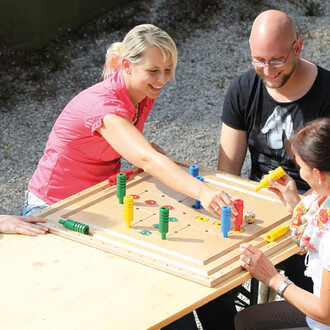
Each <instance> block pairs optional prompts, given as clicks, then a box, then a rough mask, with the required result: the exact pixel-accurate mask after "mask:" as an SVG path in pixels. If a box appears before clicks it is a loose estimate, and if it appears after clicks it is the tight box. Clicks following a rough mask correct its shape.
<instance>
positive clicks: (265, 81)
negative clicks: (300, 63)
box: [257, 63, 296, 89]
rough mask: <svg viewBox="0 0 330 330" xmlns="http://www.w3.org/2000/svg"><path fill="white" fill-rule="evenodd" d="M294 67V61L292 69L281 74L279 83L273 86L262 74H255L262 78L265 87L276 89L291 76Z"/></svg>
mask: <svg viewBox="0 0 330 330" xmlns="http://www.w3.org/2000/svg"><path fill="white" fill-rule="evenodd" d="M295 68H296V63H294V66H293V68H292V70H291V71H290V72H289V73H287V74H285V75H283V77H282V80H281V81H280V83H279V85H276V86H273V85H272V84H271V83H269V82H268V81H267V79H266V78H265V77H264V76H262V75H260V74H259V73H257V74H258V76H259V77H260V79H261V80H262V82H263V83H264V84H265V86H266V87H268V88H274V89H276V88H281V87H283V86H284V85H285V84H286V83H287V82H288V80H289V79H290V77H291V76H292V74H293V72H294V70H295Z"/></svg>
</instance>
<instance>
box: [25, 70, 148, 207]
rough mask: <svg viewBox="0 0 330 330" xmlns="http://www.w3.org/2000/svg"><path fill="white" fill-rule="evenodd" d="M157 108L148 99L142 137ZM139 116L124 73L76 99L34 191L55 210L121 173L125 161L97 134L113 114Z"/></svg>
mask: <svg viewBox="0 0 330 330" xmlns="http://www.w3.org/2000/svg"><path fill="white" fill-rule="evenodd" d="M153 105H154V100H153V99H150V98H148V97H146V98H145V99H144V100H143V101H142V102H141V103H140V105H139V113H138V118H137V122H136V123H135V126H136V127H137V128H138V129H139V130H140V131H141V132H142V131H143V127H144V123H145V121H146V119H147V117H148V115H149V113H150V111H151V110H152V108H153ZM135 113H136V109H135V106H134V105H133V103H132V102H131V100H130V98H129V95H128V90H127V88H126V85H125V81H124V78H123V75H122V70H121V69H119V70H117V72H116V73H115V74H114V75H113V76H111V77H110V78H108V79H106V80H104V81H103V82H101V83H98V84H96V85H94V86H92V87H90V88H88V89H86V90H84V91H83V92H81V93H80V94H78V95H77V96H75V97H74V98H73V99H72V100H71V101H70V103H69V104H68V105H67V106H66V107H65V108H64V110H63V111H62V113H61V114H60V116H59V117H58V118H57V120H56V122H55V124H54V126H53V129H52V131H51V133H50V135H49V138H48V142H47V144H46V149H45V151H44V155H43V156H42V158H41V159H40V161H39V164H38V168H37V169H36V171H35V172H34V174H33V176H32V178H31V180H30V182H29V186H28V189H29V191H31V192H32V193H33V194H35V195H36V196H37V197H39V198H40V199H42V200H43V201H45V202H47V203H50V204H52V203H55V202H58V201H60V200H62V199H64V198H66V197H68V196H71V195H73V194H75V193H77V192H79V191H82V190H84V189H86V188H89V187H91V186H93V185H95V184H97V183H99V182H101V181H103V180H106V179H108V178H109V176H111V175H113V174H116V173H118V172H119V171H120V166H121V162H120V159H121V155H120V154H118V153H117V152H116V150H114V149H113V148H112V147H111V146H110V145H109V143H108V142H107V141H106V140H105V139H104V138H103V137H102V135H100V134H99V133H98V132H97V131H96V130H97V129H98V128H99V127H101V126H102V122H103V118H104V117H105V116H106V115H108V114H116V115H119V116H122V117H125V118H128V119H129V120H131V121H133V118H134V115H135Z"/></svg>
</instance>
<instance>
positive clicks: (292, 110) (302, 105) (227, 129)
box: [218, 10, 330, 193]
mask: <svg viewBox="0 0 330 330" xmlns="http://www.w3.org/2000/svg"><path fill="white" fill-rule="evenodd" d="M302 46H303V41H302V40H301V39H299V38H297V35H296V31H295V27H294V24H293V22H292V20H291V19H290V17H289V16H288V15H287V14H285V13H283V12H281V11H277V10H268V11H265V12H263V13H261V14H260V15H259V16H258V17H257V18H256V19H255V21H254V23H253V26H252V30H251V35H250V50H251V57H252V65H253V69H252V70H250V71H248V72H245V73H243V74H242V75H241V76H239V77H238V78H237V79H236V80H235V81H234V82H233V83H232V85H231V86H230V87H229V89H228V91H227V94H226V97H225V101H224V105H223V112H222V117H221V118H222V123H223V124H222V130H221V138H220V149H219V159H218V169H219V170H220V171H224V172H228V173H231V174H235V175H240V174H241V169H242V166H243V163H244V160H245V156H246V152H247V148H249V151H250V154H251V170H250V178H251V179H252V180H255V181H259V180H260V179H261V178H262V176H263V175H265V174H267V173H268V172H269V171H270V170H274V169H275V168H276V167H278V166H282V167H283V169H284V170H285V171H286V172H287V173H288V174H289V175H290V176H291V177H293V178H294V179H295V181H296V183H297V187H298V189H299V191H300V193H303V192H305V191H306V190H308V189H309V187H308V185H307V184H306V183H305V182H304V181H303V180H302V179H301V178H300V176H299V172H298V170H297V168H296V166H295V165H294V164H293V162H292V161H291V160H290V159H289V157H288V155H287V154H286V151H285V142H286V140H287V139H289V138H290V136H291V134H292V133H293V131H295V130H296V129H297V128H298V127H300V126H302V125H303V124H304V123H305V122H307V121H310V120H312V119H315V118H318V117H330V93H329V86H330V72H329V71H327V70H325V69H323V68H321V67H319V66H317V65H316V64H314V63H312V62H309V61H307V60H304V59H302V58H300V57H299V56H300V53H301V49H302Z"/></svg>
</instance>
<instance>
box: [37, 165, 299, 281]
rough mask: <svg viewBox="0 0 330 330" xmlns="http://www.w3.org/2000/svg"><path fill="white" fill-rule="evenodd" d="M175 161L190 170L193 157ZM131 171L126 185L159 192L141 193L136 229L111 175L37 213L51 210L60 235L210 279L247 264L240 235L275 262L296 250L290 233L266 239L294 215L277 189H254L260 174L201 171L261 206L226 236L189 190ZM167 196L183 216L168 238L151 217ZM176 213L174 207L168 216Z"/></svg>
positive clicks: (194, 277)
mask: <svg viewBox="0 0 330 330" xmlns="http://www.w3.org/2000/svg"><path fill="white" fill-rule="evenodd" d="M175 161H176V163H177V164H178V165H180V166H181V167H182V168H184V169H185V170H187V171H188V168H189V166H190V164H189V163H187V162H184V161H181V160H177V159H175ZM133 172H134V173H133V175H132V176H131V177H130V179H129V180H128V182H127V193H128V194H133V193H134V194H136V193H137V192H138V193H139V195H140V196H145V197H146V198H148V199H152V196H155V200H157V205H151V206H150V205H147V206H146V204H144V203H143V202H141V201H138V203H135V206H134V212H135V217H138V219H136V220H134V221H133V223H132V228H130V229H127V228H125V226H126V225H125V222H124V221H123V220H122V219H123V206H122V205H119V204H118V200H117V197H116V187H115V186H109V183H108V181H104V182H101V183H100V184H97V185H95V186H93V187H91V188H89V189H86V190H84V191H82V192H80V193H78V194H76V195H73V196H71V197H69V198H67V199H65V200H63V201H61V202H58V203H56V204H53V205H51V206H49V207H48V208H46V209H44V210H42V211H40V212H38V214H36V215H38V216H44V217H47V219H49V220H48V223H47V226H48V227H49V228H50V231H51V232H52V233H54V234H56V235H59V236H62V237H65V238H68V239H70V240H74V241H77V242H79V243H82V244H85V245H89V246H91V247H94V248H97V249H100V250H103V251H107V252H110V253H113V254H115V255H118V256H121V257H124V258H127V259H130V260H132V261H135V262H138V263H141V264H144V265H147V266H150V267H153V268H156V269H159V270H162V271H165V272H168V273H171V274H174V275H177V276H180V277H183V278H186V279H189V280H192V281H194V282H197V283H200V284H203V285H205V286H209V287H213V286H215V285H217V284H220V283H223V282H224V281H226V280H228V279H229V278H231V277H233V276H235V275H237V274H238V273H239V272H241V271H242V267H241V266H240V264H239V261H238V259H239V255H240V253H239V245H240V244H241V243H242V242H250V243H251V244H253V245H255V246H257V247H259V248H261V250H263V251H264V252H265V254H266V255H267V256H269V257H270V258H271V260H272V261H273V262H274V263H277V262H280V261H282V260H283V259H284V256H285V254H284V255H282V256H279V254H278V252H279V251H285V250H290V251H291V250H292V248H294V243H293V242H292V240H291V238H290V236H289V234H287V235H285V236H284V237H282V238H280V239H278V240H277V241H275V242H272V243H267V242H266V241H265V240H264V236H265V233H266V232H268V231H269V230H271V229H272V228H274V227H276V226H278V225H280V224H285V223H288V219H289V218H290V215H289V214H288V213H287V211H286V210H285V209H284V207H283V206H282V205H281V204H280V203H279V201H278V200H277V198H276V196H275V195H273V194H270V193H269V192H267V191H260V192H258V193H255V192H254V187H255V186H256V185H257V183H255V182H252V181H249V180H245V179H242V178H238V177H235V176H231V175H227V174H224V173H221V172H218V171H215V170H213V169H209V168H206V167H202V166H200V175H202V176H203V177H204V178H205V179H206V181H207V184H209V185H211V186H213V187H217V188H218V189H223V190H225V191H229V194H230V195H231V197H233V198H242V196H243V198H242V199H243V200H244V202H245V204H246V205H248V206H250V205H251V206H252V207H253V211H254V212H255V213H256V218H257V220H256V223H255V224H253V225H243V228H244V232H243V233H236V232H230V233H229V235H228V238H226V239H225V238H222V234H221V232H220V228H216V227H215V226H214V225H213V223H214V222H216V221H218V220H219V219H216V218H214V217H213V216H211V215H210V214H209V213H208V212H207V211H205V210H204V209H200V210H196V209H193V208H192V207H191V206H192V204H194V202H193V200H192V199H191V198H188V197H186V196H184V195H182V194H180V193H177V192H175V191H173V190H171V189H169V188H168V187H166V186H165V185H163V184H161V183H160V182H159V181H157V180H155V179H154V178H152V177H150V176H149V175H147V174H146V173H143V172H140V171H139V170H138V169H136V168H135V169H134V170H133ZM150 196H151V197H150ZM274 196H275V197H274ZM164 203H165V204H170V205H171V204H172V205H175V207H174V209H175V211H176V210H180V211H179V214H180V217H179V218H180V219H179V221H178V222H177V223H170V228H171V227H172V229H171V231H170V232H169V233H168V235H167V239H166V240H164V241H162V240H161V239H160V234H159V233H158V232H157V230H155V229H154V228H152V224H153V223H155V218H157V216H158V214H157V212H156V210H158V208H159V206H160V205H164ZM110 204H111V205H110ZM270 207H271V208H272V212H270V209H269V208H270ZM245 211H246V208H245ZM108 212H109V213H110V215H109V213H108ZM137 214H138V215H137ZM172 214H173V212H172V211H170V216H172ZM174 214H176V213H175V212H174ZM197 216H203V217H208V218H209V221H206V222H205V223H203V222H196V221H195V219H196V217H197ZM139 217H140V218H139ZM60 218H64V219H73V220H77V221H81V222H84V223H86V222H87V223H88V224H89V226H90V228H91V231H90V234H89V235H83V234H79V233H76V232H73V231H71V230H67V229H65V228H64V227H63V226H62V225H60V224H59V223H58V220H59V219H60ZM141 219H142V220H141ZM187 219H188V220H187ZM192 219H193V220H194V222H192V221H193V220H192ZM144 229H148V230H149V231H151V232H152V235H151V236H152V238H150V237H147V238H145V237H142V236H141V235H140V232H141V230H144ZM296 251H298V248H297V249H296Z"/></svg>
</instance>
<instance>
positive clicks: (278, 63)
mask: <svg viewBox="0 0 330 330" xmlns="http://www.w3.org/2000/svg"><path fill="white" fill-rule="evenodd" d="M296 41H297V40H295V41H294V42H293V44H292V45H291V48H290V51H289V54H288V56H287V57H286V59H285V60H284V61H270V62H254V61H253V62H251V63H252V65H254V66H255V67H257V68H264V67H266V66H267V65H269V66H271V67H272V68H279V67H281V66H283V65H284V64H285V63H286V61H287V60H288V58H289V55H290V53H291V50H292V48H293V45H294V44H295V43H296Z"/></svg>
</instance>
